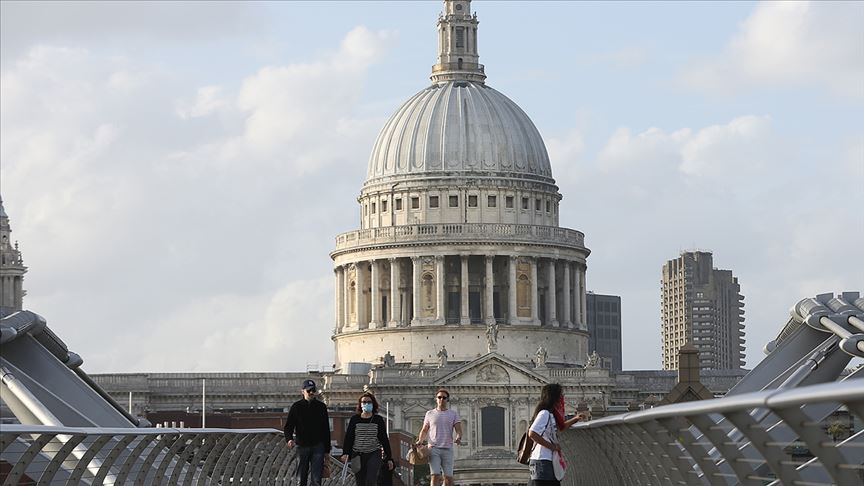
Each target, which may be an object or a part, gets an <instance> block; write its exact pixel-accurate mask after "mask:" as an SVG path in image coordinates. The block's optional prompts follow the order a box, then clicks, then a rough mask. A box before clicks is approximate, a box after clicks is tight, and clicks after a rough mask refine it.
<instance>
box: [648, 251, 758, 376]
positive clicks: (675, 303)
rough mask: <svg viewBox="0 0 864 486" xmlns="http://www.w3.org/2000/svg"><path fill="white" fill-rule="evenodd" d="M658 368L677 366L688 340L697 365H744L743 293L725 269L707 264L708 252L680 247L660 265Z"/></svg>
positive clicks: (709, 367) (719, 368)
mask: <svg viewBox="0 0 864 486" xmlns="http://www.w3.org/2000/svg"><path fill="white" fill-rule="evenodd" d="M661 283H662V297H661V298H662V319H663V324H662V334H663V369H665V370H676V369H678V350H679V349H680V348H681V346H683V345H685V344H686V343H688V342H690V343H693V346H694V347H695V348H696V349H697V350H699V362H700V365H701V367H702V368H703V369H714V370H726V369H736V368H743V367H744V296H743V295H741V287H740V286H739V285H738V279H737V278H736V277H734V276H733V275H732V271H731V270H718V269H716V268H714V266H713V256H712V255H711V253H710V252H705V251H692V252H683V253H681V255H680V256H679V257H678V258H676V259H674V260H669V261H668V262H666V264H665V265H663V275H662V280H661Z"/></svg>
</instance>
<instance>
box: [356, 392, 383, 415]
mask: <svg viewBox="0 0 864 486" xmlns="http://www.w3.org/2000/svg"><path fill="white" fill-rule="evenodd" d="M364 397H368V398H369V399H370V400H372V414H373V415H374V414H376V413H378V400H376V399H375V395H373V394H371V393H369V392H363V394H362V395H360V396H359V397H358V398H357V408H356V409H355V411H356V412H357V413H363V407H362V406H361V405H360V401H361V400H363V398H364Z"/></svg>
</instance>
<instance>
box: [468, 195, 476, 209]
mask: <svg viewBox="0 0 864 486" xmlns="http://www.w3.org/2000/svg"><path fill="white" fill-rule="evenodd" d="M468 207H469V208H476V207H477V196H468Z"/></svg>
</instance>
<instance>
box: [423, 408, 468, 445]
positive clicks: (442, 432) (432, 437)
mask: <svg viewBox="0 0 864 486" xmlns="http://www.w3.org/2000/svg"><path fill="white" fill-rule="evenodd" d="M461 421H462V419H460V418H459V414H458V413H456V411H455V410H450V409H447V410H438V409H437V408H436V409H433V410H429V411H428V412H426V417H424V418H423V425H426V424H429V445H430V446H432V447H441V448H444V449H450V448H452V447H453V426H454V425H456V424H457V423H459V422H461Z"/></svg>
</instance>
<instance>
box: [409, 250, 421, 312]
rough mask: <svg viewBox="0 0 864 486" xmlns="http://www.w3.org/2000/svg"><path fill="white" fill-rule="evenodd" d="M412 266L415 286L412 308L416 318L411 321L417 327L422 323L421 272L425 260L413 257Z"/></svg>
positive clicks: (413, 285)
mask: <svg viewBox="0 0 864 486" xmlns="http://www.w3.org/2000/svg"><path fill="white" fill-rule="evenodd" d="M411 265H412V269H413V275H414V277H413V279H412V280H413V282H414V283H413V284H412V287H411V296H412V299H411V300H412V307H413V308H414V318H413V319H411V325H412V326H413V325H416V324H418V323H419V322H420V271H421V265H423V259H422V258H420V257H416V256H415V257H411Z"/></svg>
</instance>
